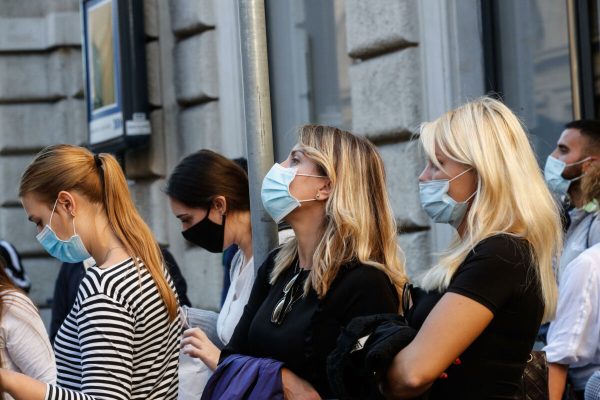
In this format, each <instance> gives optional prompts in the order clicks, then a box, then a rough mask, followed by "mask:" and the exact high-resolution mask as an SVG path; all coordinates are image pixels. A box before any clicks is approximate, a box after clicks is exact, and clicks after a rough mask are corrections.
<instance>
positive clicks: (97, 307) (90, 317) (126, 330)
mask: <svg viewBox="0 0 600 400" xmlns="http://www.w3.org/2000/svg"><path fill="white" fill-rule="evenodd" d="M77 324H78V330H79V343H80V345H81V366H82V372H83V375H82V377H81V392H76V391H73V390H69V389H65V388H61V387H59V386H56V385H45V384H43V383H41V382H39V381H37V380H34V379H32V378H29V377H27V376H25V375H23V374H18V373H13V372H10V371H2V374H1V375H0V378H2V385H3V387H4V389H5V390H6V392H7V393H8V394H10V395H11V396H12V397H14V398H15V399H17V400H21V399H23V400H62V399H66V398H69V399H74V400H116V399H119V400H126V399H130V398H131V381H132V376H133V365H132V357H133V354H132V353H133V352H132V350H131V349H132V348H133V336H134V328H133V326H134V322H133V318H132V316H131V315H130V313H129V312H128V311H127V310H126V309H125V308H124V307H123V306H122V305H121V304H119V303H118V302H116V301H114V300H113V299H111V298H109V297H107V296H105V295H101V294H97V295H94V296H91V297H88V298H87V299H85V301H84V302H83V303H82V304H81V306H80V310H79V315H78V319H77ZM115 325H117V326H115ZM107 365H111V367H107Z"/></svg>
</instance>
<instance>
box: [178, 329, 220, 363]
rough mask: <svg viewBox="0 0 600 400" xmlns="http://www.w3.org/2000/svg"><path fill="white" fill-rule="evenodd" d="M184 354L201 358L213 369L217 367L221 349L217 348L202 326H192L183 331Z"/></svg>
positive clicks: (182, 345) (182, 344)
mask: <svg viewBox="0 0 600 400" xmlns="http://www.w3.org/2000/svg"><path fill="white" fill-rule="evenodd" d="M181 348H182V351H183V354H186V355H188V356H190V357H193V358H199V359H200V360H202V362H203V363H204V364H206V366H207V367H208V368H210V369H211V370H213V371H214V370H215V369H217V364H218V363H219V357H220V356H221V350H219V349H218V348H217V346H215V345H214V344H213V342H211V341H210V339H209V338H208V337H207V336H206V334H205V333H204V331H202V329H200V328H191V329H187V330H186V331H185V332H183V339H182V340H181Z"/></svg>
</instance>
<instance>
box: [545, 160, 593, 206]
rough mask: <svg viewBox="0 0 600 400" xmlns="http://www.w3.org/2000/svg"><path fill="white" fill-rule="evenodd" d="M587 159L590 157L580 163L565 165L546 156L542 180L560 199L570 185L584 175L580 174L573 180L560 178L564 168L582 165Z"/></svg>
mask: <svg viewBox="0 0 600 400" xmlns="http://www.w3.org/2000/svg"><path fill="white" fill-rule="evenodd" d="M589 159H590V157H586V158H584V159H583V160H581V161H577V162H574V163H571V164H565V162H564V161H561V160H559V159H557V158H554V157H552V156H551V155H550V156H548V158H547V159H546V165H545V167H544V179H545V180H546V184H547V185H548V188H549V189H550V191H552V192H553V193H554V194H556V195H557V196H559V197H560V198H561V199H562V198H563V197H564V196H566V194H567V192H568V191H569V186H571V183H572V182H575V181H578V180H579V179H581V178H582V177H583V175H584V174H583V173H582V174H581V175H579V176H577V177H575V178H573V179H566V178H564V177H563V176H562V175H563V172H564V171H565V168H567V167H571V166H573V165H579V164H582V163H584V162H585V161H587V160H589Z"/></svg>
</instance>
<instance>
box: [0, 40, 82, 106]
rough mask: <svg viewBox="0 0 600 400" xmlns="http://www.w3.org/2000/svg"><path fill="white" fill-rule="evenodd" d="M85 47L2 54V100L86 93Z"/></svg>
mask: <svg viewBox="0 0 600 400" xmlns="http://www.w3.org/2000/svg"><path fill="white" fill-rule="evenodd" d="M82 74H83V72H82V63H81V51H80V50H78V49H59V50H56V51H53V52H51V53H41V54H40V53H36V54H22V55H16V54H11V55H0V103H12V102H14V103H22V102H39V101H55V100H57V99H62V98H67V97H74V96H81V94H82V93H83V75H82Z"/></svg>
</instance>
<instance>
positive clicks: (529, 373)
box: [522, 351, 549, 400]
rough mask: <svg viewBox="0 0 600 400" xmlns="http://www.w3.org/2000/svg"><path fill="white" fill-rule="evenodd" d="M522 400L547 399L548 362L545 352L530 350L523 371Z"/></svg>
mask: <svg viewBox="0 0 600 400" xmlns="http://www.w3.org/2000/svg"><path fill="white" fill-rule="evenodd" d="M522 386H523V388H522V390H523V399H524V400H548V397H549V393H548V362H547V361H546V352H544V351H532V352H531V354H530V355H529V359H528V360H527V364H525V370H524V371H523V379H522Z"/></svg>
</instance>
